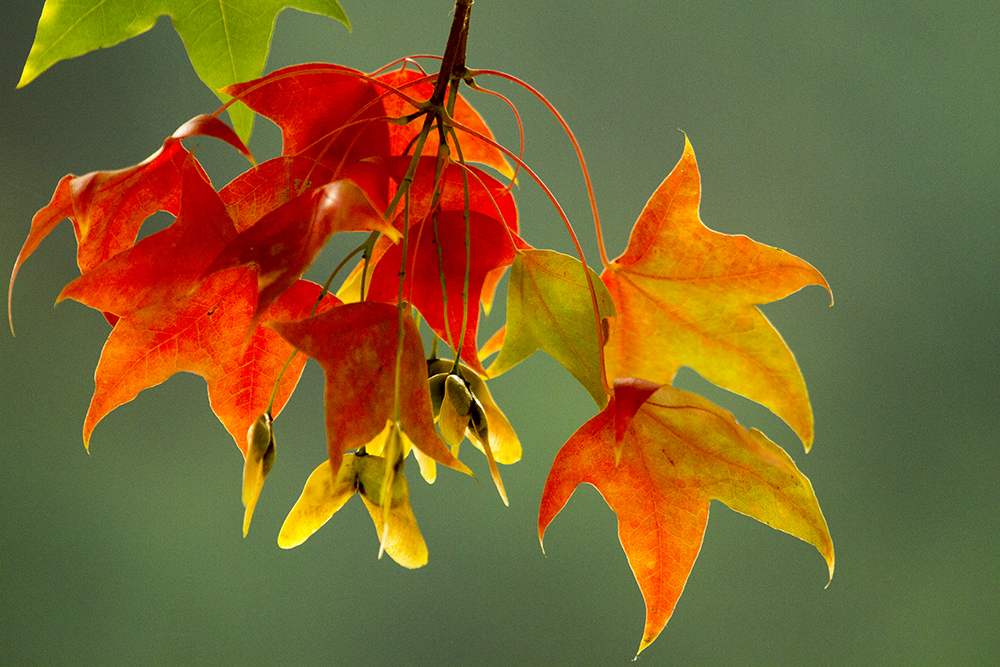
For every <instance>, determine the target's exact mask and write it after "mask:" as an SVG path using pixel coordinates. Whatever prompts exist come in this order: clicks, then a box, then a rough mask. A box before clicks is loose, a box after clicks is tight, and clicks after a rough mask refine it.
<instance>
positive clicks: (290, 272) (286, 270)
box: [204, 179, 398, 320]
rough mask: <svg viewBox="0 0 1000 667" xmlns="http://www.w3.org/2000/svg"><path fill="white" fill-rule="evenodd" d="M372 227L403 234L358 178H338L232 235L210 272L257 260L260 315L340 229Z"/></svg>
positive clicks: (390, 232)
mask: <svg viewBox="0 0 1000 667" xmlns="http://www.w3.org/2000/svg"><path fill="white" fill-rule="evenodd" d="M372 230H379V231H381V232H382V233H384V234H387V235H389V236H390V237H392V238H395V237H396V236H398V232H397V231H396V229H395V228H393V227H392V226H391V225H389V224H388V223H386V222H385V221H383V220H382V216H381V215H380V214H379V213H378V211H376V210H375V208H374V207H373V206H372V204H371V202H370V201H369V200H368V198H367V197H365V195H364V193H363V192H362V191H361V190H360V189H359V188H358V187H357V186H356V185H355V184H354V183H352V182H351V181H349V180H346V179H344V180H338V181H334V182H332V183H328V184H326V185H325V186H322V187H320V188H314V189H312V190H310V191H308V192H306V193H305V194H302V195H299V196H297V197H294V198H292V199H291V200H289V201H287V202H286V203H284V204H282V205H281V206H279V207H278V208H276V209H274V210H272V211H271V212H270V213H268V214H266V215H265V216H264V217H262V218H261V219H260V220H258V221H257V222H256V223H254V224H253V226H251V227H249V228H248V229H246V230H245V231H243V232H241V233H240V234H239V235H238V236H236V237H235V238H233V239H231V240H230V241H229V243H228V244H227V245H226V246H225V248H223V249H222V251H221V252H220V253H219V254H218V255H217V256H216V257H215V259H214V260H212V263H211V264H210V265H209V266H208V268H206V269H205V271H204V273H205V274H206V275H207V274H211V273H214V272H216V271H221V270H223V269H227V268H230V267H233V266H240V265H243V264H250V263H252V264H254V265H255V266H256V267H257V269H258V281H259V287H260V294H259V295H258V302H257V307H256V310H255V312H254V319H255V320H256V318H257V317H258V316H259V315H260V314H261V313H263V312H264V311H265V310H267V308H268V307H269V306H270V305H271V304H272V303H274V302H275V301H276V300H277V299H278V298H279V297H280V296H281V295H282V294H284V293H285V291H286V290H287V289H288V288H289V287H291V285H292V284H294V283H295V281H296V280H298V279H299V277H300V276H301V275H302V274H303V273H304V272H305V271H306V269H308V268H309V266H310V265H311V264H312V262H313V260H314V259H316V256H317V255H318V254H319V252H320V251H321V250H322V249H323V247H324V246H325V245H326V243H327V241H329V240H330V237H332V236H333V235H334V234H335V233H337V232H350V231H372Z"/></svg>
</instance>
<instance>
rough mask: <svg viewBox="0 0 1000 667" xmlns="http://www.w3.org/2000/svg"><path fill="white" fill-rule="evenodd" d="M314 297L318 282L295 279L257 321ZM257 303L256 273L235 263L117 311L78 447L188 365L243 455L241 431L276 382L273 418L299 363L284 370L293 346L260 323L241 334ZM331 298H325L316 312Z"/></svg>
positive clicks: (298, 313) (301, 308)
mask: <svg viewBox="0 0 1000 667" xmlns="http://www.w3.org/2000/svg"><path fill="white" fill-rule="evenodd" d="M319 296H320V287H319V285H316V284H314V283H309V282H306V281H299V282H298V283H296V284H295V285H294V286H293V287H292V288H291V289H289V290H288V291H287V292H286V293H285V294H284V295H283V296H282V298H281V299H279V300H278V301H277V302H276V303H275V304H274V305H272V306H271V308H270V309H269V311H268V312H267V313H265V315H264V317H263V320H264V321H265V322H267V321H269V320H271V319H281V320H286V321H287V320H294V319H301V318H304V317H306V316H308V315H309V313H310V311H311V310H312V308H313V307H314V306H315V305H316V302H317V299H318V298H319ZM256 303H257V277H256V275H255V271H254V270H253V269H247V268H236V269H230V270H228V271H223V272H220V273H216V274H214V275H212V276H210V277H209V278H207V279H206V280H205V281H204V282H203V283H202V284H201V285H199V288H198V290H197V291H195V292H194V293H192V294H191V295H190V296H188V297H187V298H185V299H182V300H180V301H166V302H159V303H158V304H157V305H153V306H150V307H147V308H143V309H141V310H137V311H135V312H133V313H130V314H127V315H125V316H123V317H122V318H121V319H120V320H119V321H118V323H117V324H116V325H115V328H114V329H113V330H112V331H111V334H110V335H109V336H108V340H107V342H106V343H105V345H104V350H103V351H102V352H101V360H100V362H99V363H98V365H97V371H96V373H95V375H94V380H95V383H96V387H95V389H94V397H93V399H92V400H91V403H90V409H89V410H88V411H87V417H86V420H85V421H84V426H83V440H84V445H85V446H86V447H87V448H88V449H89V447H90V436H91V433H92V432H93V430H94V427H95V426H97V424H98V423H99V422H100V421H101V420H102V419H103V418H104V417H105V416H106V415H107V414H108V413H110V412H111V411H112V410H114V409H115V408H117V407H118V406H120V405H123V404H124V403H127V402H128V401H131V400H132V399H133V398H135V397H136V396H137V395H138V394H139V392H140V391H142V390H143V389H147V388H149V387H153V386H155V385H158V384H160V383H161V382H164V381H166V380H167V379H169V378H170V377H171V376H173V375H174V374H175V373H178V372H180V371H188V372H191V373H195V374H197V375H200V376H201V377H203V378H205V380H206V381H207V383H208V399H209V403H210V405H211V407H212V411H213V412H214V413H215V414H216V416H217V417H218V418H219V421H221V422H222V424H223V426H225V427H226V430H227V431H228V432H229V433H230V435H232V436H233V440H235V441H236V445H237V446H238V447H239V448H240V451H241V452H242V453H243V454H244V456H245V455H246V452H247V441H246V434H247V431H248V430H249V428H250V426H251V425H252V424H253V423H254V420H256V419H257V417H258V416H259V415H261V414H262V413H264V412H265V411H266V410H267V407H268V404H269V401H270V399H271V394H272V392H273V391H274V389H275V384H276V383H277V385H278V387H277V392H276V393H275V397H274V405H273V407H272V409H271V414H272V415H273V416H277V415H278V414H279V413H280V412H281V410H282V408H283V407H284V405H285V403H286V402H287V401H288V399H289V398H290V397H291V394H292V391H293V390H294V389H295V385H296V383H297V382H298V379H299V376H300V375H301V374H302V368H303V367H304V366H305V357H304V356H302V355H299V356H297V357H296V358H295V359H293V360H292V361H291V362H290V363H289V364H288V368H286V369H285V371H284V373H283V374H282V368H283V367H284V365H285V363H286V362H287V361H288V358H289V356H291V354H292V352H293V351H294V348H293V347H292V346H291V345H289V344H288V343H286V342H285V341H284V340H283V339H282V338H281V337H280V336H278V335H277V334H276V333H275V332H274V331H271V330H270V329H269V328H267V327H264V326H258V327H256V328H254V329H253V331H252V332H251V334H250V335H249V337H248V336H247V330H248V328H249V327H250V325H251V321H252V317H253V312H254V307H255V305H256ZM334 303H335V300H334V299H333V297H327V298H326V299H325V301H324V303H323V304H322V305H321V307H320V309H319V310H321V311H323V310H325V309H327V308H329V307H331V306H332V305H333V304H334ZM279 377H280V382H279Z"/></svg>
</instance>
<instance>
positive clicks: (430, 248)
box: [368, 211, 515, 374]
mask: <svg viewBox="0 0 1000 667" xmlns="http://www.w3.org/2000/svg"><path fill="white" fill-rule="evenodd" d="M470 218H471V219H470V230H469V231H470V241H471V243H470V245H471V248H472V251H471V257H472V263H471V264H470V270H469V292H468V298H467V299H465V300H464V301H463V297H462V293H463V291H464V287H465V273H466V271H465V267H466V250H465V248H466V244H465V219H464V217H463V215H462V214H461V213H460V212H458V211H444V212H442V213H440V214H439V215H437V216H432V217H431V218H429V219H427V220H425V221H424V222H422V223H421V224H419V225H417V226H416V227H415V228H413V229H411V231H410V234H411V239H410V244H409V248H408V255H407V263H406V264H407V268H406V276H405V278H404V282H403V298H404V299H405V300H406V301H408V302H409V303H411V304H412V305H413V306H414V307H415V308H416V309H417V310H418V311H420V314H421V315H423V317H424V319H425V320H426V321H427V325H428V326H430V327H431V328H432V329H433V330H434V332H435V333H436V334H437V335H438V336H440V337H441V339H442V340H444V341H446V342H448V343H449V344H450V345H451V344H453V345H454V346H455V347H461V350H462V361H464V362H465V363H466V364H468V365H469V366H470V367H471V368H472V369H473V370H474V371H476V372H477V373H481V374H485V371H484V370H483V367H482V363H481V362H480V361H479V358H478V356H477V354H476V351H477V349H478V345H477V342H476V337H477V333H478V330H479V300H480V293H481V291H482V287H483V281H484V279H485V277H486V275H487V274H488V273H489V272H490V271H492V270H493V269H495V268H497V267H501V266H508V265H510V263H511V262H513V261H514V255H515V252H514V246H513V245H512V243H511V240H510V237H509V235H508V233H507V229H506V228H504V227H503V225H502V224H501V223H500V222H498V221H497V220H495V219H494V218H488V217H485V216H483V215H479V214H475V213H473V214H470ZM439 252H440V256H439V254H438V253H439ZM401 259H402V247H401V244H399V245H396V246H393V247H391V248H389V249H388V251H386V253H385V255H383V256H382V258H381V259H380V260H379V262H378V264H377V265H376V266H375V269H374V271H373V272H372V279H371V289H370V290H369V292H368V298H369V299H372V300H375V301H384V302H387V303H395V302H396V299H397V297H398V291H399V273H400V264H401ZM442 275H443V278H442ZM442 280H443V281H444V284H445V291H444V292H442V287H441V283H442ZM445 294H446V295H447V305H446V304H445ZM463 313H464V314H465V318H466V328H465V336H464V338H462V337H461V335H462V321H463Z"/></svg>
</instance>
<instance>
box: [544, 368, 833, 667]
mask: <svg viewBox="0 0 1000 667" xmlns="http://www.w3.org/2000/svg"><path fill="white" fill-rule="evenodd" d="M614 387H615V395H614V397H613V398H612V399H611V400H610V401H609V403H608V406H607V407H606V408H605V409H604V410H603V411H602V412H601V413H600V414H598V415H597V416H596V417H594V418H593V419H591V420H590V421H588V422H587V423H586V424H584V425H583V426H582V427H580V429H579V430H577V432H576V433H574V434H573V436H572V437H571V438H570V439H569V440H568V441H567V442H566V444H565V445H563V447H562V449H561V450H560V451H559V453H558V455H557V456H556V459H555V461H554V462H553V464H552V470H551V471H550V472H549V476H548V479H547V480H546V482H545V490H544V491H543V492H542V501H541V506H540V509H539V514H538V538H539V541H541V539H542V538H543V536H544V534H545V530H546V528H547V527H548V525H549V524H550V523H551V521H552V519H553V518H555V516H556V515H557V514H558V513H559V512H560V511H561V510H562V508H563V507H564V506H565V505H566V502H567V501H568V500H569V498H570V496H571V495H572V494H573V492H574V490H575V489H576V487H577V486H578V485H579V484H582V483H588V484H591V485H593V486H594V487H596V488H597V490H598V491H600V493H601V495H602V496H603V497H604V500H605V501H606V502H607V503H608V505H609V506H610V507H611V509H612V510H614V512H615V514H616V515H617V516H618V537H619V539H620V540H621V543H622V548H623V549H624V550H625V554H626V556H627V557H628V562H629V565H630V566H631V568H632V572H633V573H634V574H635V578H636V581H637V582H638V584H639V588H640V590H641V591H642V595H643V598H644V600H645V602H646V624H645V629H644V631H643V637H642V641H641V643H640V644H639V652H641V651H642V650H643V649H645V648H646V647H647V646H649V644H650V643H652V642H653V640H654V639H656V637H657V635H659V633H660V631H661V630H662V629H663V627H664V625H666V623H667V621H668V620H669V618H670V615H671V614H672V613H673V610H674V606H675V605H676V603H677V599H678V598H679V597H680V595H681V592H682V591H683V590H684V584H685V582H686V581H687V578H688V574H689V573H690V572H691V567H692V566H693V565H694V561H695V559H696V558H697V557H698V551H699V550H700V549H701V543H702V538H703V536H704V532H705V525H706V523H707V522H708V508H709V503H710V501H711V500H713V499H714V500H721V501H722V502H724V503H725V504H726V505H728V506H729V507H730V508H732V509H734V510H736V511H737V512H741V513H743V514H746V515H747V516H750V517H753V518H755V519H757V520H758V521H762V522H763V523H765V524H767V525H769V526H771V527H772V528H776V529H778V530H782V531H784V532H786V533H789V534H791V535H794V536H796V537H798V538H800V539H802V540H804V541H806V542H808V543H809V544H812V545H813V546H815V547H816V548H817V549H818V550H819V552H820V554H822V556H823V557H824V558H825V559H826V562H827V565H828V566H829V572H830V577H833V563H834V557H833V542H832V540H831V539H830V533H829V530H828V529H827V525H826V520H825V519H824V518H823V514H822V512H821V511H820V508H819V503H818V502H817V500H816V496H815V494H814V493H813V489H812V485H811V484H810V483H809V480H808V479H806V477H805V475H803V474H802V473H801V472H799V470H798V469H797V468H796V467H795V464H794V463H793V462H792V460H791V459H790V458H789V457H788V455H787V454H786V453H785V452H784V451H783V450H782V449H781V448H780V447H778V446H777V445H775V444H774V443H773V442H771V441H770V440H768V439H767V438H766V437H765V436H764V435H763V434H762V433H760V432H759V431H757V430H754V429H751V430H750V431H747V430H745V429H744V428H743V427H741V426H740V425H739V424H737V423H736V420H735V419H734V418H733V416H732V415H731V414H729V413H728V412H726V411H725V410H722V409H721V408H719V407H717V406H715V405H713V404H712V403H711V402H709V401H707V400H705V399H703V398H701V397H700V396H696V395H695V394H690V393H688V392H684V391H680V390H677V389H673V388H671V387H668V386H659V385H657V384H653V383H650V382H646V381H643V380H632V379H628V380H617V381H615V383H614ZM617 453H620V460H619V461H618V463H617V464H616V458H617V457H616V454H617Z"/></svg>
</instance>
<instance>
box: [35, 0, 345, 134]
mask: <svg viewBox="0 0 1000 667" xmlns="http://www.w3.org/2000/svg"><path fill="white" fill-rule="evenodd" d="M286 7H291V8H294V9H299V10H302V11H304V12H312V13H315V14H323V15H326V16H329V17H331V18H334V19H337V20H338V21H340V22H341V23H343V24H344V25H345V26H347V27H348V29H350V27H351V26H350V23H348V21H347V15H346V14H344V10H343V9H341V7H340V5H339V4H338V3H337V2H336V0H46V2H45V7H43V8H42V16H41V18H40V19H39V20H38V31H37V32H36V33H35V42H34V44H32V45H31V52H30V53H29V54H28V61H27V62H26V63H25V64H24V71H23V72H22V73H21V80H20V81H19V82H18V84H17V87H18V88H20V87H21V86H26V85H28V84H29V83H30V82H31V81H32V80H33V79H34V78H35V77H37V76H38V75H39V74H41V73H42V72H44V71H45V70H47V69H48V68H49V67H51V66H52V65H54V64H55V63H57V62H59V61H60V60H66V59H67V58H75V57H76V56H80V55H83V54H84V53H87V52H89V51H93V50H95V49H100V48H104V47H108V46H114V45H115V44H118V43H120V42H123V41H125V40H126V39H129V38H131V37H135V36H136V35H139V34H142V33H144V32H146V31H147V30H149V29H150V28H152V27H153V24H154V23H156V20H157V19H158V18H159V17H160V16H164V15H167V16H169V17H170V18H171V20H172V21H173V25H174V29H176V30H177V33H178V34H179V35H180V36H181V39H182V40H184V46H185V48H187V52H188V57H190V58H191V64H192V65H193V66H194V69H195V71H196V72H197V73H198V76H199V77H201V80H202V81H204V82H205V84H206V85H207V86H208V87H209V88H211V89H212V91H213V92H215V93H216V95H218V96H219V99H221V100H222V101H223V102H225V101H227V100H228V99H229V98H228V97H227V96H224V95H221V94H219V93H218V90H219V89H220V88H224V87H225V86H228V85H230V84H233V83H237V82H241V81H248V80H250V79H255V78H257V77H259V76H260V75H261V73H262V72H263V71H264V63H265V61H266V60H267V51H268V48H269V47H270V44H271V35H272V34H273V33H274V23H275V21H276V20H277V18H278V14H279V13H280V12H281V11H282V10H283V9H285V8H286ZM229 117H230V118H231V119H232V121H233V128H234V129H235V130H236V133H237V134H238V135H239V136H240V138H241V139H243V141H244V142H245V141H247V140H249V138H250V132H251V130H252V128H253V112H252V111H250V110H249V109H248V108H246V107H245V106H244V105H242V104H239V103H237V104H234V105H233V106H231V107H229Z"/></svg>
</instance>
